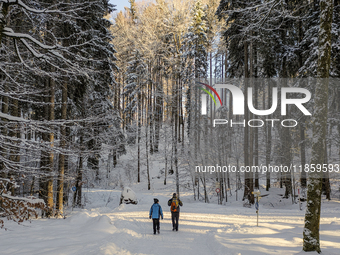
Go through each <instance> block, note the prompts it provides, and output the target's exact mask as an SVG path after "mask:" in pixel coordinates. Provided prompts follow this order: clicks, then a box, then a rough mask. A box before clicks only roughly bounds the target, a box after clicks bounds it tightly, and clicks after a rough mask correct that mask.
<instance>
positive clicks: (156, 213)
mask: <svg viewBox="0 0 340 255" xmlns="http://www.w3.org/2000/svg"><path fill="white" fill-rule="evenodd" d="M153 200H154V204H153V205H152V206H151V208H150V213H149V218H150V219H151V218H152V221H153V234H154V235H156V229H157V233H158V234H159V217H162V220H163V211H162V207H161V206H160V205H159V204H158V202H159V200H158V199H157V198H154V199H153Z"/></svg>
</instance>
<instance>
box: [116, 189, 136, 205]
mask: <svg viewBox="0 0 340 255" xmlns="http://www.w3.org/2000/svg"><path fill="white" fill-rule="evenodd" d="M137 203H138V201H137V196H136V193H135V192H134V191H133V190H132V189H131V188H129V187H125V188H124V189H123V191H122V194H121V196H120V202H119V204H134V205H136V204H137Z"/></svg>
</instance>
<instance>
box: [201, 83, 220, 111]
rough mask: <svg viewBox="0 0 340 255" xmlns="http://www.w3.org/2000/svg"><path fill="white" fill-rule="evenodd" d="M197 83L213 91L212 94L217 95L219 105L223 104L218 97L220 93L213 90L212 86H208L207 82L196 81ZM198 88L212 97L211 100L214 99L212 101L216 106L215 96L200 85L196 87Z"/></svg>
mask: <svg viewBox="0 0 340 255" xmlns="http://www.w3.org/2000/svg"><path fill="white" fill-rule="evenodd" d="M197 83H198V84H201V85H204V86H205V87H206V88H208V89H210V90H211V91H212V92H214V94H215V95H216V96H217V98H218V100H219V101H220V104H221V106H222V105H223V104H222V100H221V98H220V95H219V94H218V93H217V92H216V90H215V89H214V88H213V87H211V86H209V85H208V84H205V83H202V82H197ZM198 88H199V89H200V90H202V91H204V92H206V93H207V94H208V95H209V96H210V97H211V98H212V100H213V101H214V103H215V105H216V107H217V103H216V100H215V98H214V97H213V95H212V94H211V93H210V92H209V91H208V90H207V89H204V88H202V87H198Z"/></svg>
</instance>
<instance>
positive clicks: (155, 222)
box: [152, 219, 159, 234]
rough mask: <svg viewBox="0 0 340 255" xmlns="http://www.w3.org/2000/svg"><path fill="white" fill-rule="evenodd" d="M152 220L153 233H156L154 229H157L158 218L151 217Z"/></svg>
mask: <svg viewBox="0 0 340 255" xmlns="http://www.w3.org/2000/svg"><path fill="white" fill-rule="evenodd" d="M152 221H153V233H154V234H156V229H157V230H158V231H159V219H152Z"/></svg>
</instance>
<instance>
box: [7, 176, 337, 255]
mask: <svg viewBox="0 0 340 255" xmlns="http://www.w3.org/2000/svg"><path fill="white" fill-rule="evenodd" d="M143 186H144V185H143ZM171 186H172V185H171V184H170V185H169V186H167V187H171ZM132 188H133V189H134V190H135V191H136V193H137V197H138V199H139V204H138V205H121V206H118V202H119V197H120V192H121V191H119V190H100V189H91V190H86V189H85V190H84V192H85V197H86V202H87V204H86V207H85V209H83V210H80V209H77V210H75V211H70V212H68V215H67V217H66V219H49V220H47V219H38V220H33V221H32V223H28V222H25V223H24V224H23V225H16V224H15V223H11V222H6V227H7V228H8V230H7V231H5V230H0V254H11V255H12V254H23V255H28V254H35V255H38V254H42V255H46V254H70V255H71V254H72V255H75V254H82V255H84V254H155V255H159V254H162V255H167V254H169V255H170V254H177V255H180V254H185V255H190V254H233V255H234V254H235V255H236V254H242V255H248V254H249V255H250V254H251V255H256V254H284V255H286V254H297V253H299V252H300V251H301V249H302V228H303V217H304V211H300V210H299V209H298V206H297V205H294V206H287V205H285V208H286V209H283V208H279V209H278V208H277V207H276V208H274V209H273V206H272V205H275V197H274V196H275V195H272V198H270V197H267V198H263V199H262V200H261V201H260V206H261V208H260V223H259V227H257V226H256V214H255V209H254V208H245V207H243V206H242V203H241V202H235V201H234V202H229V203H227V204H226V205H224V206H221V205H216V204H204V203H202V202H194V201H192V194H189V193H188V194H185V193H182V200H183V203H184V206H183V208H182V211H181V216H180V226H179V231H178V232H172V231H171V229H172V226H171V219H170V212H169V207H168V206H167V200H168V199H169V197H170V195H171V193H172V191H171V188H170V189H168V188H166V189H165V188H164V186H162V185H161V181H160V182H159V186H158V187H156V188H157V190H160V191H159V192H152V191H143V190H144V188H145V187H142V185H134V186H133V187H132ZM154 197H157V198H159V200H160V205H161V206H162V207H163V210H164V212H165V218H164V220H163V221H161V233H160V235H156V236H155V235H153V234H152V222H151V220H149V218H148V211H149V208H150V206H151V204H152V201H153V198H154ZM287 208H288V209H287ZM322 208H323V209H322V219H321V232H320V234H321V240H322V241H321V246H322V251H323V253H324V254H332V255H333V254H334V255H335V254H337V255H338V254H340V202H339V201H331V202H327V201H325V202H324V203H323V204H322Z"/></svg>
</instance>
